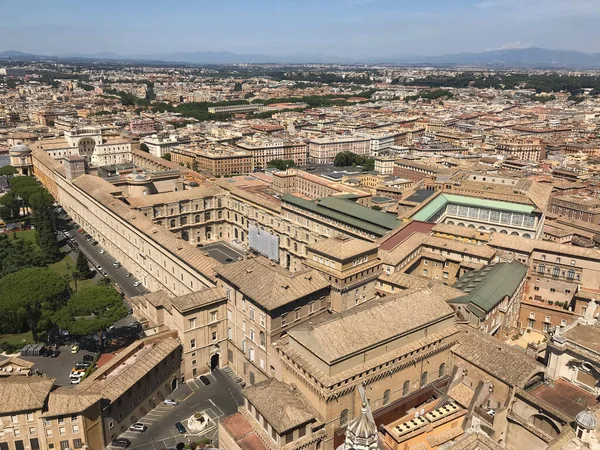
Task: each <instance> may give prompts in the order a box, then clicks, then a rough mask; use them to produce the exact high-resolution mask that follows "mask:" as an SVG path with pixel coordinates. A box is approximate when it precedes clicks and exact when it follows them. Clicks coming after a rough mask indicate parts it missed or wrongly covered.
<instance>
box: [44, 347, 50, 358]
mask: <svg viewBox="0 0 600 450" xmlns="http://www.w3.org/2000/svg"><path fill="white" fill-rule="evenodd" d="M42 356H43V357H44V358H48V357H49V356H52V349H51V348H45V349H44V351H43V352H42Z"/></svg>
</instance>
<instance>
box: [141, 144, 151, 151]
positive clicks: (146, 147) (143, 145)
mask: <svg viewBox="0 0 600 450" xmlns="http://www.w3.org/2000/svg"><path fill="white" fill-rule="evenodd" d="M140 150H141V151H143V152H146V153H149V152H150V149H149V148H148V146H147V145H146V144H145V143H144V142H142V143H141V144H140Z"/></svg>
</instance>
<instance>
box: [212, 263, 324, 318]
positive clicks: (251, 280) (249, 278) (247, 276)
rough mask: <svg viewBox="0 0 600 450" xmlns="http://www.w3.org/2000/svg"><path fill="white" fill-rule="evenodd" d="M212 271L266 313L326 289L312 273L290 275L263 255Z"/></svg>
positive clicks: (309, 271)
mask: <svg viewBox="0 0 600 450" xmlns="http://www.w3.org/2000/svg"><path fill="white" fill-rule="evenodd" d="M216 272H217V274H218V275H219V276H220V277H221V278H223V279H224V280H225V281H227V282H229V283H231V284H233V285H235V286H236V287H237V288H238V289H239V290H240V292H242V293H243V294H244V295H246V296H247V297H249V298H250V299H252V300H253V301H254V302H256V303H257V304H259V305H260V306H262V307H263V308H265V309H266V310H269V311H271V310H274V309H276V308H279V307H280V306H283V305H286V304H288V303H291V302H293V301H295V300H298V299H300V298H303V297H306V296H307V295H310V294H313V293H315V292H318V291H320V290H322V289H326V288H328V287H329V286H330V284H329V282H328V281H326V280H325V278H323V276H322V275H321V274H320V273H319V272H317V271H316V270H313V269H309V270H304V271H301V272H294V273H292V272H290V271H289V270H287V269H285V268H283V267H281V266H280V265H279V264H277V263H275V262H272V261H270V260H268V259H267V258H265V257H264V256H258V257H256V258H248V259H245V260H243V261H238V262H234V263H231V264H226V265H224V266H221V267H218V268H217V269H216Z"/></svg>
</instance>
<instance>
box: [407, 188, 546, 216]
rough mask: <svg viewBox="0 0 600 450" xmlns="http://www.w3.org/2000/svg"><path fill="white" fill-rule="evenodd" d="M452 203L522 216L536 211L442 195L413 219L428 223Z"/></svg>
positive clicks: (526, 206)
mask: <svg viewBox="0 0 600 450" xmlns="http://www.w3.org/2000/svg"><path fill="white" fill-rule="evenodd" d="M448 203H452V204H454V205H465V206H477V207H480V208H489V209H495V210H500V211H509V212H515V213H522V214H531V213H532V212H533V211H534V210H535V206H533V205H522V204H520V203H511V202H503V201H500V200H488V199H485V198H479V197H466V196H464V195H456V194H440V195H438V196H437V197H436V198H434V199H433V200H431V201H430V202H429V203H427V204H426V205H425V206H424V207H423V208H421V209H420V210H419V211H417V212H416V213H415V214H414V215H413V216H412V217H411V219H413V220H420V221H423V222H427V220H428V219H429V218H431V217H432V216H433V215H434V214H435V213H436V212H438V211H439V210H440V209H441V208H442V207H444V206H445V205H447V204H448Z"/></svg>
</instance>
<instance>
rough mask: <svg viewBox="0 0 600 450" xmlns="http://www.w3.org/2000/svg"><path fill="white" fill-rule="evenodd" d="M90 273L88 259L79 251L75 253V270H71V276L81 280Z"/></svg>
mask: <svg viewBox="0 0 600 450" xmlns="http://www.w3.org/2000/svg"><path fill="white" fill-rule="evenodd" d="M89 274H90V267H89V266H88V261H87V259H86V258H85V256H84V255H83V252H79V254H78V255H77V262H76V264H75V270H74V271H73V277H74V278H75V279H79V280H83V279H85V278H87V277H88V275H89Z"/></svg>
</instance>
